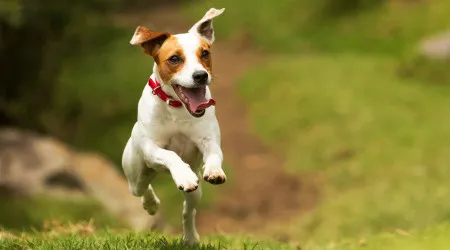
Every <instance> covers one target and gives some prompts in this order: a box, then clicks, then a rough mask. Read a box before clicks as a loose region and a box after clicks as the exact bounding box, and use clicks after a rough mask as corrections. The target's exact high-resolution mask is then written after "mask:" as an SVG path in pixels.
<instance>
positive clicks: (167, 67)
mask: <svg viewBox="0 0 450 250" xmlns="http://www.w3.org/2000/svg"><path fill="white" fill-rule="evenodd" d="M173 55H177V56H179V57H180V58H181V62H180V63H178V64H172V63H170V62H169V61H168V60H169V58H170V57H172V56H173ZM185 60H186V58H185V55H184V53H183V48H182V47H181V45H180V44H179V42H178V39H177V38H176V37H175V36H170V37H169V38H167V40H166V41H165V42H164V43H163V44H162V46H161V48H160V49H159V51H158V52H157V54H156V56H155V62H156V64H157V65H158V73H159V76H160V77H161V80H163V82H164V83H167V82H168V81H170V79H172V77H173V76H174V75H175V74H176V73H177V72H179V71H180V70H181V69H182V68H183V64H184V62H185Z"/></svg>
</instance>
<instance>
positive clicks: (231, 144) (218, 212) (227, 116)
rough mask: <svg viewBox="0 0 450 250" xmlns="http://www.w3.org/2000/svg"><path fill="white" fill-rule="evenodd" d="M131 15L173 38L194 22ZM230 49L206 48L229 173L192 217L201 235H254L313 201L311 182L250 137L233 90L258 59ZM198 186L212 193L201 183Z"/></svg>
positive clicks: (170, 12) (160, 14)
mask: <svg viewBox="0 0 450 250" xmlns="http://www.w3.org/2000/svg"><path fill="white" fill-rule="evenodd" d="M133 16H134V18H133V19H135V20H134V22H135V23H139V24H140V25H146V26H148V28H155V29H156V28H158V29H163V28H165V29H166V30H165V31H169V32H173V33H179V32H185V31H186V30H188V28H189V27H190V25H189V24H193V23H194V22H195V21H196V20H191V21H189V22H186V21H183V19H182V17H181V15H180V14H179V12H178V11H177V10H174V9H173V8H172V9H167V10H160V11H157V13H148V12H147V13H142V14H136V13H134V14H133ZM143 16H146V18H145V19H143V18H142V17H143ZM180 19H181V20H180ZM145 20H148V21H145ZM128 21H130V20H128ZM143 21H144V22H143ZM235 45H236V44H233V46H231V44H226V43H224V42H223V41H222V42H221V41H217V43H216V44H215V45H214V46H213V49H212V50H213V51H212V53H213V61H214V77H215V78H214V83H213V85H212V87H211V89H212V93H213V96H214V98H215V99H216V101H217V106H216V110H217V117H218V120H219V123H220V128H221V134H222V148H223V151H224V157H225V161H226V163H227V164H228V166H230V167H231V168H232V169H228V172H231V174H228V178H229V181H228V182H227V183H226V184H228V185H226V184H225V185H222V186H218V187H217V189H218V190H219V191H218V196H219V197H217V198H216V202H215V203H214V204H213V205H212V207H211V208H210V209H209V210H206V211H205V210H202V211H199V212H198V214H197V226H198V228H199V230H200V231H201V232H202V234H205V233H217V232H219V233H237V232H238V231H241V232H244V231H245V232H256V231H259V230H262V229H264V226H269V225H272V224H273V223H277V222H283V221H284V220H286V219H289V218H290V216H292V215H294V214H298V213H299V212H301V211H304V210H307V209H310V208H311V207H312V206H313V205H314V204H315V202H316V197H317V190H316V188H315V186H314V185H312V184H308V183H311V181H303V180H307V179H305V178H302V177H299V176H294V175H288V174H286V173H285V172H284V171H283V164H284V162H283V159H282V158H281V157H280V156H278V155H275V154H273V152H271V151H270V150H269V149H268V148H267V147H266V146H265V145H264V144H262V142H261V141H260V140H259V139H258V138H257V136H255V135H254V133H253V132H252V130H251V128H250V124H249V117H248V114H247V111H246V104H245V101H244V100H242V99H241V98H240V97H239V96H238V94H237V86H236V85H237V84H238V82H237V79H238V77H239V76H240V75H241V74H242V73H244V72H245V70H247V69H249V68H250V67H251V66H253V65H254V64H255V63H260V62H262V61H263V60H264V57H263V56H262V55H260V54H257V53H255V52H252V50H251V49H250V48H243V47H242V46H246V45H245V43H242V44H241V46H240V47H239V48H238V46H235ZM247 46H248V45H247ZM230 170H231V171H230ZM225 171H227V169H225ZM204 187H205V188H214V187H211V186H210V185H209V184H206V183H205V185H204Z"/></svg>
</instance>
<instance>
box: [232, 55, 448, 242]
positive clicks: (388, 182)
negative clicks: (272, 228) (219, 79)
mask: <svg viewBox="0 0 450 250" xmlns="http://www.w3.org/2000/svg"><path fill="white" fill-rule="evenodd" d="M396 65H397V64H396V63H395V60H392V59H390V58H387V57H373V56H358V55H352V54H338V55H299V56H298V57H297V58H293V57H292V56H289V57H279V58H274V59H273V60H272V61H271V62H270V63H268V64H267V65H264V66H262V67H258V68H256V69H255V70H254V71H252V72H251V73H249V74H247V75H246V77H245V78H244V79H243V80H242V85H241V93H242V95H243V96H244V97H245V98H246V100H247V101H248V104H249V107H250V112H251V114H252V117H253V124H254V128H255V129H256V130H257V132H258V133H259V134H260V135H261V137H262V138H263V139H264V141H265V142H266V143H267V144H268V145H271V146H272V148H273V149H274V150H276V151H278V152H279V153H281V154H284V155H285V156H286V157H287V162H286V165H287V166H288V168H289V171H297V172H299V173H302V172H305V171H308V172H311V171H315V172H318V173H319V174H320V175H321V176H322V178H323V179H324V181H323V182H324V186H322V187H321V188H322V189H323V190H324V194H325V195H324V197H323V198H322V202H321V203H320V205H319V206H318V207H317V209H315V210H314V211H312V212H311V213H310V214H307V215H303V216H302V217H301V219H299V220H293V221H292V223H291V224H290V225H289V226H286V225H285V226H283V227H282V230H283V231H284V232H286V231H290V232H292V233H293V234H294V235H298V234H300V235H302V236H303V237H306V238H310V237H311V238H312V239H328V240H332V239H339V238H340V237H354V236H356V237H359V236H361V235H370V234H373V233H377V232H381V231H384V230H388V229H389V228H415V227H417V228H423V227H425V226H428V225H431V224H433V223H436V222H441V221H447V220H449V219H450V216H449V215H450V186H448V185H447V183H448V181H449V177H448V176H449V171H450V170H449V168H448V162H450V145H449V144H448V143H447V140H446V138H450V129H449V128H450V117H449V116H445V115H444V114H445V113H446V112H447V111H446V110H447V107H449V106H450V101H449V99H448V96H449V94H450V88H449V86H446V85H430V84H427V83H426V82H421V81H418V80H412V79H403V78H401V77H399V76H398V75H397V73H396V72H397V71H396V69H397V67H396ZM260 72H265V73H264V74H261V73H260ZM269 104H270V105H269ZM268 115H270V117H271V119H267V117H268Z"/></svg>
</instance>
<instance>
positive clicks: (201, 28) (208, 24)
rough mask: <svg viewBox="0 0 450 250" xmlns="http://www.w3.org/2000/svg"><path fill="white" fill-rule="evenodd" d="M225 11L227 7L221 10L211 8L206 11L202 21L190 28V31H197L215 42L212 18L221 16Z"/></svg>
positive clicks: (211, 41) (209, 40)
mask: <svg viewBox="0 0 450 250" xmlns="http://www.w3.org/2000/svg"><path fill="white" fill-rule="evenodd" d="M224 11H225V8H222V9H220V10H218V9H214V8H211V9H209V10H208V12H206V14H205V16H203V18H202V19H200V21H198V22H197V23H195V24H194V26H192V28H191V29H190V30H189V33H196V34H198V35H200V36H202V37H203V38H205V39H206V40H207V41H208V42H209V43H213V42H214V29H213V25H212V19H213V18H215V17H217V16H219V15H220V14H222V13H223V12H224Z"/></svg>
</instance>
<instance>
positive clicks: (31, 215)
mask: <svg viewBox="0 0 450 250" xmlns="http://www.w3.org/2000/svg"><path fill="white" fill-rule="evenodd" d="M91 219H92V220H93V222H94V225H96V226H99V227H102V228H105V227H123V226H124V225H125V224H123V223H122V222H120V221H119V220H118V218H114V217H113V216H112V215H110V214H109V213H108V212H107V211H105V209H104V208H103V207H102V206H101V205H100V204H98V203H97V202H95V201H94V200H91V199H89V198H84V197H78V198H73V197H72V198H71V200H68V199H64V198H60V199H55V198H54V197H45V196H37V197H33V198H19V197H8V198H7V197H2V198H1V199H0V225H1V227H3V228H6V229H8V230H12V231H17V232H20V231H31V230H33V229H36V230H41V229H42V227H43V226H44V224H45V222H46V221H48V220H56V221H59V222H61V223H68V222H79V221H90V220H91Z"/></svg>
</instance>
